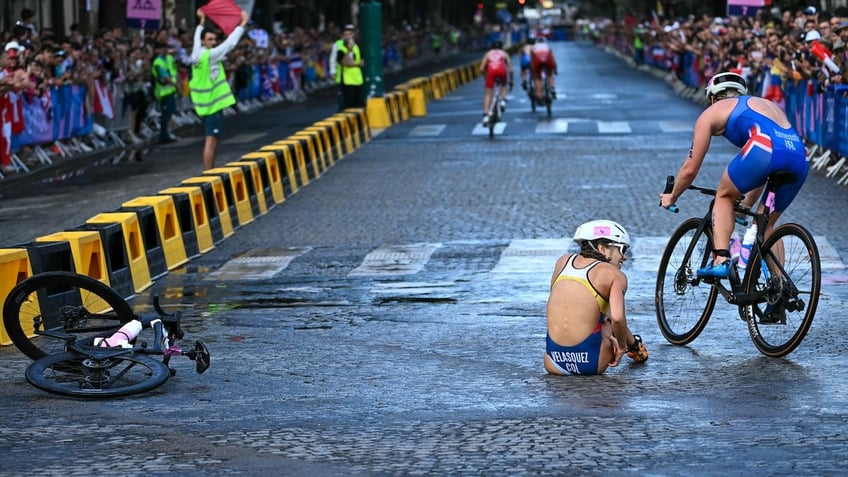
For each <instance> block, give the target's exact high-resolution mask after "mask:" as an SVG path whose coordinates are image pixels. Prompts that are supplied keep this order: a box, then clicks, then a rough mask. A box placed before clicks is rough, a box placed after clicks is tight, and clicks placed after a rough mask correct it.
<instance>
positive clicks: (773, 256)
mask: <svg viewBox="0 0 848 477" xmlns="http://www.w3.org/2000/svg"><path fill="white" fill-rule="evenodd" d="M762 257H765V260H763V259H762ZM743 288H744V289H745V291H746V292H747V293H764V295H765V297H764V299H763V300H762V301H760V302H759V303H756V304H754V305H750V306H747V307H746V318H747V321H748V332H749V333H750V334H751V339H752V340H753V341H754V345H755V346H756V347H757V349H758V350H760V352H761V353H763V354H764V355H766V356H771V357H775V358H776V357H780V356H785V355H787V354H789V353H791V352H792V351H794V350H795V348H797V347H798V345H800V344H801V341H802V340H803V339H804V337H805V336H806V335H807V331H809V329H810V325H812V324H813V317H814V316H815V314H816V308H817V307H818V303H819V293H820V291H821V260H820V257H819V250H818V247H817V246H816V242H815V240H814V239H813V236H812V235H811V234H810V232H809V231H808V230H807V229H805V228H804V227H802V226H800V225H798V224H784V225H781V226H780V227H777V228H776V229H775V230H774V232H773V233H772V234H771V236H770V237H769V238H768V239H767V240H765V242H763V246H762V253H760V251H759V250H756V249H752V250H751V258H750V259H749V260H748V270H747V271H746V273H745V278H744V282H743Z"/></svg>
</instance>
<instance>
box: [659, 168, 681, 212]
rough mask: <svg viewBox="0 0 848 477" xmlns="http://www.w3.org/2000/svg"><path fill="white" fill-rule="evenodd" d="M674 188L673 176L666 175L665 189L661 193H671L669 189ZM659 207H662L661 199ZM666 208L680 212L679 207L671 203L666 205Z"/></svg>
mask: <svg viewBox="0 0 848 477" xmlns="http://www.w3.org/2000/svg"><path fill="white" fill-rule="evenodd" d="M673 190H674V176H668V177H666V178H665V190H663V194H671V191H673ZM660 207H662V201H660ZM668 210H669V211H671V212H674V213H675V214H676V213H678V212H680V209H678V208H677V206H676V205H674V204H671V205H669V206H668Z"/></svg>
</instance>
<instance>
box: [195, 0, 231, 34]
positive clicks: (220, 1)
mask: <svg viewBox="0 0 848 477" xmlns="http://www.w3.org/2000/svg"><path fill="white" fill-rule="evenodd" d="M200 9H201V10H202V11H203V14H204V15H206V17H207V18H209V19H210V20H212V21H213V22H215V24H216V25H218V27H219V28H220V29H221V30H222V31H223V32H224V35H226V36H230V33H232V32H233V30H235V28H236V26H238V24H239V23H241V8H239V7H238V5H236V4H235V2H233V0H212V1H210V2H209V3H207V4H206V5H204V6H202V7H200Z"/></svg>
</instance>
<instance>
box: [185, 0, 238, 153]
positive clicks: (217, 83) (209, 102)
mask: <svg viewBox="0 0 848 477" xmlns="http://www.w3.org/2000/svg"><path fill="white" fill-rule="evenodd" d="M197 17H198V19H199V22H200V23H199V24H198V25H197V29H196V30H195V31H194V46H193V47H192V51H191V58H190V63H191V81H190V82H189V88H190V91H191V102H192V103H194V110H195V112H196V113H197V115H198V116H200V117H201V118H202V119H203V127H204V129H205V131H206V141H205V142H204V144H203V170H208V169H212V168H214V167H215V149H216V148H217V147H218V138H219V137H221V125H222V122H223V121H222V116H223V115H222V111H223V110H224V109H226V108H228V107H230V106H232V105H234V104H236V98H235V96H233V92H232V90H231V89H230V84H229V83H228V82H227V75H226V73H225V71H224V65H223V63H222V62H221V61H222V60H223V59H224V58H225V57H226V56H227V54H228V53H229V52H230V51H232V50H233V48H235V47H236V45H238V42H239V40H240V39H241V36H242V35H243V34H244V26H245V25H247V21H248V20H249V19H250V15H248V14H247V12H245V11H242V12H241V22H240V23H239V25H238V26H236V27H235V29H233V31H232V32H231V33H230V35H229V36H228V37H227V39H226V40H224V42H223V43H221V44H220V45H218V46H215V44H216V43H217V41H218V33H216V32H215V31H214V30H211V29H209V28H205V27H204V24H205V22H206V14H204V13H203V10H201V9H199V8H198V9H197ZM201 39H202V41H201Z"/></svg>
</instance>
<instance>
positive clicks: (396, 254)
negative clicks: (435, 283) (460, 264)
mask: <svg viewBox="0 0 848 477" xmlns="http://www.w3.org/2000/svg"><path fill="white" fill-rule="evenodd" d="M441 246H442V244H440V243H415V244H408V245H383V246H381V247H379V248H377V249H376V250H374V251H372V252H371V253H369V254H368V255H366V256H365V259H364V260H363V261H362V264H360V265H359V266H358V267H356V268H355V269H353V270H352V271H351V272H350V273H349V274H348V275H349V276H385V275H409V274H414V273H418V272H419V271H421V269H423V268H424V265H426V264H427V261H428V260H430V256H431V255H433V252H435V251H436V250H437V249H439V248H440V247H441Z"/></svg>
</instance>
